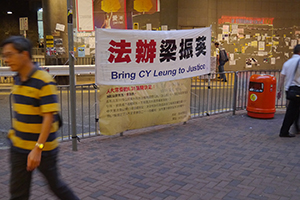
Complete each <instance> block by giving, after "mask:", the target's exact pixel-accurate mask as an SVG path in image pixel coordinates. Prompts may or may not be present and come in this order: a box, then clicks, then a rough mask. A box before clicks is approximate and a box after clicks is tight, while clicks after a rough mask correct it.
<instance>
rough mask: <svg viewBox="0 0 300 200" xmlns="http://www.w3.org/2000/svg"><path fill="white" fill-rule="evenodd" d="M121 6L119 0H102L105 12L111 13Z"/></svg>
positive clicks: (102, 7)
mask: <svg viewBox="0 0 300 200" xmlns="http://www.w3.org/2000/svg"><path fill="white" fill-rule="evenodd" d="M120 8H121V4H120V2H119V0H102V1H101V9H102V10H103V11H104V12H107V13H111V12H117V11H118V10H119V9H120Z"/></svg>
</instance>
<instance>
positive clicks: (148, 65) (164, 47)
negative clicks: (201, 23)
mask: <svg viewBox="0 0 300 200" xmlns="http://www.w3.org/2000/svg"><path fill="white" fill-rule="evenodd" d="M210 48H211V28H210V27H208V28H200V29H191V30H176V31H141V30H121V29H118V30H116V29H115V30H110V29H96V83H97V84H99V85H101V84H104V85H128V84H142V83H155V82H161V81H171V80H178V79H183V78H190V77H194V76H199V75H202V74H208V73H210Z"/></svg>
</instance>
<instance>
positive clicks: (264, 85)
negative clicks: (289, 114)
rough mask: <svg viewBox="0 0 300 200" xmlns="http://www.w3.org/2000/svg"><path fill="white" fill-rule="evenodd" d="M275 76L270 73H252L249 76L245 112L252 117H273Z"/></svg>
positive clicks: (274, 110)
mask: <svg viewBox="0 0 300 200" xmlns="http://www.w3.org/2000/svg"><path fill="white" fill-rule="evenodd" d="M275 101H276V78H275V77H274V76H272V75H266V74H254V75H252V76H251V77H250V83H249V93H248V104H247V111H248V112H247V114H248V116H250V117H254V118H263V119H270V118H273V117H274V114H275V112H276V109H275Z"/></svg>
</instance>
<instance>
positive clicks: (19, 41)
mask: <svg viewBox="0 0 300 200" xmlns="http://www.w3.org/2000/svg"><path fill="white" fill-rule="evenodd" d="M7 44H12V45H13V47H14V48H15V49H16V50H17V51H19V52H20V53H21V52H23V51H27V52H28V53H29V58H30V59H32V53H31V50H32V44H31V42H30V41H29V40H28V39H26V38H24V37H22V36H11V37H9V38H7V39H5V40H4V41H3V42H2V43H1V45H0V47H4V46H5V45H7Z"/></svg>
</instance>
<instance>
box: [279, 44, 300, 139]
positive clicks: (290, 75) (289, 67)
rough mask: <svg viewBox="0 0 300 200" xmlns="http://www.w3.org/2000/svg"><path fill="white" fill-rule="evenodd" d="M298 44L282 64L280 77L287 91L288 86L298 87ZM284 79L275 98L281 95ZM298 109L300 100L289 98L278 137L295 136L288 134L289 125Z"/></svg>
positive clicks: (299, 55) (299, 81)
mask: <svg viewBox="0 0 300 200" xmlns="http://www.w3.org/2000/svg"><path fill="white" fill-rule="evenodd" d="M299 68H300V45H296V46H295V48H294V55H293V56H292V58H290V59H289V60H288V61H286V62H285V63H284V64H283V67H282V71H281V77H282V78H284V79H286V80H285V90H286V91H288V89H289V87H290V86H292V87H300V69H299ZM283 82H284V81H281V83H280V85H279V88H280V90H279V92H278V94H277V98H280V97H281V88H282V85H283ZM299 109H300V102H299V101H297V100H290V101H289V104H288V107H287V110H286V113H285V116H284V120H283V123H282V126H281V129H280V134H279V136H280V137H295V135H294V134H290V132H289V130H290V127H291V125H292V124H293V123H294V122H295V120H296V119H297V118H298V115H299ZM296 123H297V122H296Z"/></svg>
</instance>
